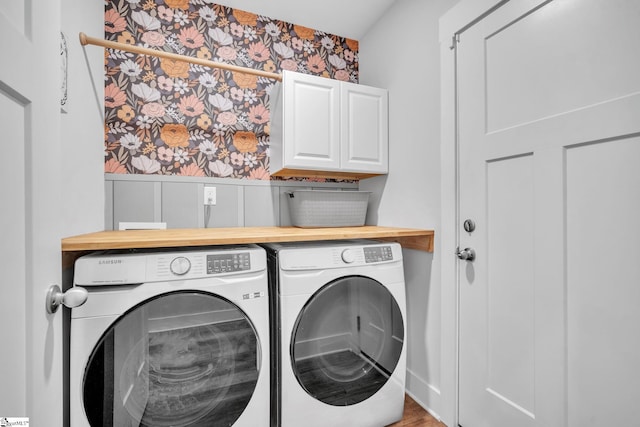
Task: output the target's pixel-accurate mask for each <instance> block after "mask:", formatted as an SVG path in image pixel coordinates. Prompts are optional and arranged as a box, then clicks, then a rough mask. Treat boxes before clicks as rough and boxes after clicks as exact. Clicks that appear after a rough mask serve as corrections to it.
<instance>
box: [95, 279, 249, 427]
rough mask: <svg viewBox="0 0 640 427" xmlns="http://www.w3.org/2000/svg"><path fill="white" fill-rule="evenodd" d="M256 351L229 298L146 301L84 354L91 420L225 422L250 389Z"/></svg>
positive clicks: (156, 426) (195, 295) (175, 296)
mask: <svg viewBox="0 0 640 427" xmlns="http://www.w3.org/2000/svg"><path fill="white" fill-rule="evenodd" d="M98 321H99V319H98ZM259 351H260V346H259V342H258V336H257V334H256V331H255V329H254V327H253V325H252V323H251V321H250V320H249V318H248V317H247V316H246V315H245V313H244V312H242V310H240V308H238V307H237V306H236V305H235V304H233V303H232V302H230V301H227V300H225V299H223V298H220V297H219V296H216V295H211V294H208V293H204V292H195V291H189V292H176V293H169V294H164V295H161V296H159V297H156V298H153V299H150V300H147V301H145V302H143V303H142V304H139V305H138V306H137V307H135V308H134V309H132V310H130V311H129V312H127V313H126V314H124V315H123V316H121V317H120V318H119V319H118V320H117V321H116V322H114V323H113V324H112V325H111V327H110V328H109V329H108V330H107V332H106V333H105V334H104V335H103V336H102V337H101V339H100V341H99V342H98V343H97V345H96V347H95V348H94V350H93V352H92V354H91V357H90V358H89V363H88V365H87V367H86V368H85V374H84V381H83V401H84V408H85V412H86V415H87V419H88V421H89V424H90V425H91V426H94V427H98V426H99V427H103V426H105V427H106V426H129V425H135V426H149V427H151V426H153V427H161V426H204V425H220V426H231V425H233V424H234V423H235V421H236V420H237V419H238V417H240V414H241V413H242V411H243V410H244V408H245V407H246V406H247V404H248V403H249V400H250V399H251V396H252V394H253V392H254V389H255V387H256V383H257V380H258V375H259V372H258V366H259V361H260V357H261V356H260V354H259Z"/></svg>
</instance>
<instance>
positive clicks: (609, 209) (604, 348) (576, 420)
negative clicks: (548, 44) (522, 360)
mask: <svg viewBox="0 0 640 427" xmlns="http://www.w3.org/2000/svg"><path fill="white" fill-rule="evenodd" d="M638 159H640V137H638V136H634V137H622V138H616V139H613V140H610V141H603V142H600V143H597V144H588V145H582V146H577V147H572V148H570V149H568V150H567V153H566V163H567V168H566V176H567V178H566V186H567V229H566V233H567V302H568V306H567V321H568V324H567V330H568V350H567V351H568V355H567V356H568V368H569V369H568V386H569V390H568V396H569V401H568V405H569V425H570V426H590V425H593V426H601V425H611V426H618V425H633V424H637V423H638V419H640V406H638V404H637V402H638V399H640V392H638V384H640V369H638V361H639V360H640V334H639V333H638V325H640V314H639V313H638V304H639V303H640V286H638V284H639V283H640V263H638V262H637V261H636V260H634V255H633V254H635V252H636V251H637V250H636V248H637V245H638V242H639V241H640V231H638V229H637V227H635V225H634V224H635V223H637V221H638V215H639V214H640V174H638V167H637V165H636V163H637V161H638ZM587 408H590V409H589V410H586V409H587Z"/></svg>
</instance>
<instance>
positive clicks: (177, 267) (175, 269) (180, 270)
mask: <svg viewBox="0 0 640 427" xmlns="http://www.w3.org/2000/svg"><path fill="white" fill-rule="evenodd" d="M169 268H170V269H171V272H172V273H173V274H175V275H176V276H183V275H185V274H187V273H188V272H189V270H190V269H191V261H189V258H186V257H183V256H179V257H178V258H174V259H173V261H171V264H170V265H169Z"/></svg>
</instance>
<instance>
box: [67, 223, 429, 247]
mask: <svg viewBox="0 0 640 427" xmlns="http://www.w3.org/2000/svg"><path fill="white" fill-rule="evenodd" d="M433 235H434V232H433V230H420V229H413V228H396V227H378V226H364V227H339V228H298V227H232V228H182V229H181V228H174V229H167V230H126V231H100V232H96V233H89V234H82V235H79V236H73V237H67V238H64V239H62V251H63V252H79V251H96V250H106V249H136V248H167V247H180V246H212V245H233V244H242V243H272V242H301V241H313V240H342V239H382V240H387V241H393V242H398V243H400V244H401V245H402V246H403V247H405V248H409V249H417V250H422V251H426V252H433Z"/></svg>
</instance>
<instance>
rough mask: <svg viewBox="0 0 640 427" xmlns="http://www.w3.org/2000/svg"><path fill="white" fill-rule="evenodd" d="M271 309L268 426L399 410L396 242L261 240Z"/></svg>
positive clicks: (352, 426)
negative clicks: (264, 249)
mask: <svg viewBox="0 0 640 427" xmlns="http://www.w3.org/2000/svg"><path fill="white" fill-rule="evenodd" d="M263 246H264V247H265V248H266V249H267V258H268V264H269V275H270V299H271V301H270V304H271V313H272V318H271V321H272V328H271V334H272V335H271V337H272V348H274V349H275V348H277V349H278V351H276V352H274V353H273V354H272V372H271V376H272V377H271V378H272V394H273V398H272V410H271V423H272V424H271V425H272V426H282V427H302V426H304V427H326V426H331V427H340V426H344V427H381V426H386V425H388V424H391V423H393V422H396V421H398V420H400V419H401V418H402V413H403V409H404V394H405V371H406V341H405V336H406V325H405V320H404V319H405V318H406V297H405V283H404V271H403V262H402V250H401V247H400V245H399V244H397V243H387V242H379V241H371V240H357V241H330V242H305V243H285V244H269V245H263Z"/></svg>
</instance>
